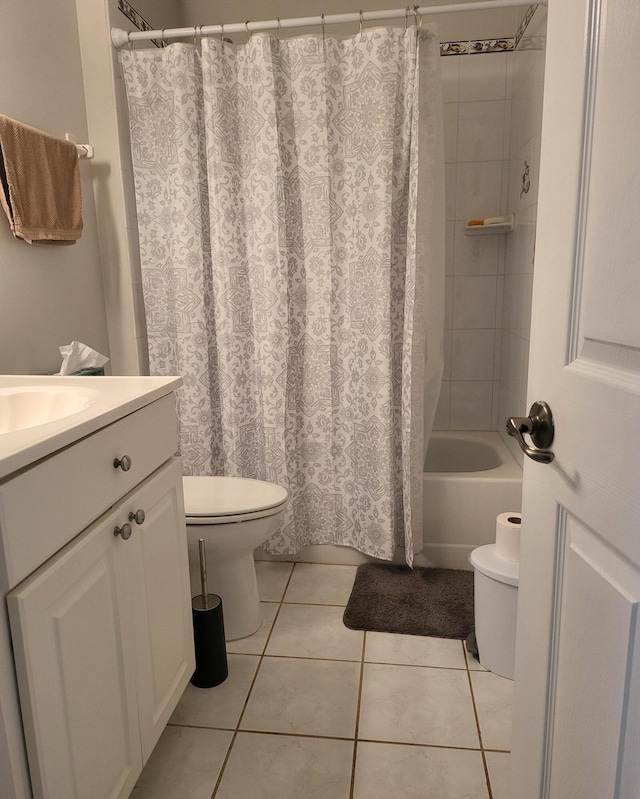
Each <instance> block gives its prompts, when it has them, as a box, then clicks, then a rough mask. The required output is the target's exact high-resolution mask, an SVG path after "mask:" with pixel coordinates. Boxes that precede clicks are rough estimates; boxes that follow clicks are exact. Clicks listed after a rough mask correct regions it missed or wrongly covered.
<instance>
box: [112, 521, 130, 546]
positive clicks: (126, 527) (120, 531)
mask: <svg viewBox="0 0 640 799" xmlns="http://www.w3.org/2000/svg"><path fill="white" fill-rule="evenodd" d="M132 532H133V530H132V529H131V525H130V524H129V523H128V522H126V523H125V524H123V525H122V527H114V529H113V534H114V535H121V536H122V539H123V541H128V540H129V538H131V533H132Z"/></svg>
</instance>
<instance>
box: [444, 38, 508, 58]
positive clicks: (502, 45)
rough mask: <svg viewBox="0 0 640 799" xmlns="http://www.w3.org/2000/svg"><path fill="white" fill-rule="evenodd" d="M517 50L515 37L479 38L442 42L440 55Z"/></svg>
mask: <svg viewBox="0 0 640 799" xmlns="http://www.w3.org/2000/svg"><path fill="white" fill-rule="evenodd" d="M510 50H515V39H514V38H513V37H511V38H510V39H477V40H475V41H471V42H442V43H441V44H440V55H442V56H447V55H473V54H474V53H505V52H508V51H510Z"/></svg>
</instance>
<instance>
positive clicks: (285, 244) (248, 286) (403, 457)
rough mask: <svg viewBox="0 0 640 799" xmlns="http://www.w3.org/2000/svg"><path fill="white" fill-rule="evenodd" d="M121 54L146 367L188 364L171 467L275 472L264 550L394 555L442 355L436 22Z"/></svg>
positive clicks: (414, 540) (412, 501)
mask: <svg viewBox="0 0 640 799" xmlns="http://www.w3.org/2000/svg"><path fill="white" fill-rule="evenodd" d="M121 62H122V66H123V70H124V78H125V85H126V90H127V96H128V103H129V117H130V132H131V149H132V157H133V166H134V175H135V187H136V199H137V212H138V227H139V234H140V254H141V261H142V274H143V291H144V299H145V307H146V314H147V330H148V337H149V358H150V364H151V372H152V374H156V375H171V374H179V375H181V376H182V377H183V379H184V386H183V388H182V389H181V390H180V392H179V399H178V416H179V425H180V440H181V453H182V457H183V460H184V467H185V473H186V474H202V475H204V474H227V475H236V476H243V477H254V478H257V479H262V480H269V481H271V482H274V483H278V484H280V485H283V486H284V487H285V488H287V490H288V491H289V496H290V502H289V506H288V511H287V517H286V520H285V523H284V525H283V527H282V529H281V530H280V531H279V532H278V533H277V534H276V535H274V536H273V538H271V539H270V540H269V541H268V542H267V545H266V549H267V551H268V552H271V553H293V552H296V551H298V550H299V549H300V548H301V547H303V546H305V545H307V544H323V543H332V544H341V545H347V546H351V547H355V548H356V549H358V550H360V551H362V552H364V553H366V554H368V555H372V556H375V557H378V558H383V559H385V560H390V559H391V558H392V557H393V555H394V550H395V547H396V544H402V545H404V546H406V559H407V562H409V563H411V562H412V558H413V553H414V552H415V551H418V550H419V549H420V548H421V547H422V521H421V513H422V505H421V501H422V500H421V487H422V460H423V432H424V429H426V432H427V433H429V432H430V430H431V425H432V421H433V415H434V412H435V405H436V402H437V398H438V392H439V384H440V376H441V370H442V352H441V351H442V327H443V306H444V292H443V284H444V277H443V273H444V267H443V228H444V212H443V199H444V185H443V165H442V160H443V159H442V155H441V146H442V142H441V104H440V90H439V47H438V41H437V38H436V35H435V33H434V31H433V30H431V29H429V28H427V29H422V30H420V31H418V30H417V29H416V28H415V27H414V28H409V29H407V30H402V29H394V28H378V29H371V30H365V31H364V32H362V33H360V34H358V35H357V36H355V37H353V38H349V39H344V40H339V39H333V38H328V37H327V38H324V37H322V36H302V37H299V38H294V39H280V40H279V39H277V38H275V37H272V36H269V35H266V34H257V35H254V36H252V37H251V38H250V40H249V41H248V43H247V44H244V45H239V46H236V45H231V44H229V43H226V42H223V41H221V40H220V39H218V38H211V39H204V40H203V41H202V52H201V53H200V52H199V51H198V49H197V48H196V47H195V46H193V45H188V44H172V45H170V46H167V47H165V48H164V49H153V50H132V51H123V52H122V53H121ZM425 326H426V328H427V335H426V348H425ZM425 386H426V387H427V388H426V391H425ZM425 398H426V402H424V406H425V407H424V409H423V401H424V400H425Z"/></svg>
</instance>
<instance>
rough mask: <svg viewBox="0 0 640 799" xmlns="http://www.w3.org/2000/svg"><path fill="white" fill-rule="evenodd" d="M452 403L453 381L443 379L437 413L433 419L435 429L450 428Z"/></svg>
mask: <svg viewBox="0 0 640 799" xmlns="http://www.w3.org/2000/svg"><path fill="white" fill-rule="evenodd" d="M450 404H451V382H450V381H449V380H443V381H442V387H441V388H440V397H439V399H438V405H437V407H436V415H435V418H434V420H433V429H434V430H450V429H451V428H450V426H449V406H450Z"/></svg>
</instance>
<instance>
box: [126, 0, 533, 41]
mask: <svg viewBox="0 0 640 799" xmlns="http://www.w3.org/2000/svg"><path fill="white" fill-rule="evenodd" d="M530 5H539V6H546V5H547V0H538V2H537V3H532V2H531V0H481V2H477V3H449V4H447V5H442V6H413V7H409V6H407V7H406V8H396V9H390V10H388V11H364V12H363V11H358V12H355V13H350V14H327V15H326V16H325V15H324V14H320V15H316V16H315V17H294V18H291V19H271V20H265V21H264V22H250V21H248V20H247V22H233V23H231V24H229V25H196V26H194V27H191V28H165V29H163V30H155V31H125V30H122V28H111V41H112V42H113V46H114V47H115V48H116V49H119V48H120V47H124V45H126V44H130V43H131V42H141V41H149V40H151V39H162V40H165V41H166V40H167V39H178V38H182V37H185V36H215V35H218V34H219V35H221V36H224V35H225V34H228V33H255V32H256V31H269V30H276V31H277V30H280V29H282V28H303V27H308V26H311V25H321V26H323V27H324V26H325V25H338V24H345V23H350V22H360V23H363V22H373V21H380V20H386V19H406V18H408V17H412V16H414V15H415V16H416V17H423V16H429V15H432V14H450V13H457V12H463V11H484V10H488V9H497V8H516V7H518V6H530Z"/></svg>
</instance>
